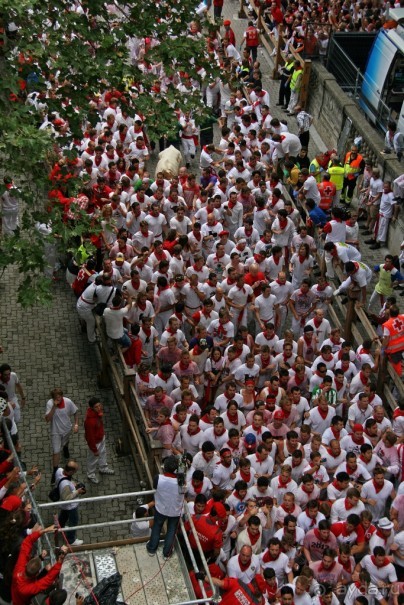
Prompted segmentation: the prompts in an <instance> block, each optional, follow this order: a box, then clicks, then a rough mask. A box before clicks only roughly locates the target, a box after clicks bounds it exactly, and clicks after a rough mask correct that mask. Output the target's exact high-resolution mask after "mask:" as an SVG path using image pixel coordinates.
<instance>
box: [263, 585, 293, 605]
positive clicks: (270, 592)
mask: <svg viewBox="0 0 404 605" xmlns="http://www.w3.org/2000/svg"><path fill="white" fill-rule="evenodd" d="M265 590H266V593H267V597H269V601H270V602H271V603H272V601H274V600H275V598H276V594H277V592H278V582H277V581H276V580H275V585H274V586H268V583H266V585H265ZM292 605H295V602H294V601H292Z"/></svg>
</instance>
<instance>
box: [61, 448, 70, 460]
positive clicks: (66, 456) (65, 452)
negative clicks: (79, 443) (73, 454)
mask: <svg viewBox="0 0 404 605" xmlns="http://www.w3.org/2000/svg"><path fill="white" fill-rule="evenodd" d="M63 456H64V458H66V460H67V459H68V458H70V452H69V446H68V445H65V446H64V447H63Z"/></svg>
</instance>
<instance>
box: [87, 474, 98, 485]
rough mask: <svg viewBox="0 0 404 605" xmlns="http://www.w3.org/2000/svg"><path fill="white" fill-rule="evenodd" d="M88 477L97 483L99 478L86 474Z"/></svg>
mask: <svg viewBox="0 0 404 605" xmlns="http://www.w3.org/2000/svg"><path fill="white" fill-rule="evenodd" d="M87 477H88V479H90V481H91V483H96V484H97V483H99V482H100V480H99V479H98V478H97V477H96V476H95V475H87Z"/></svg>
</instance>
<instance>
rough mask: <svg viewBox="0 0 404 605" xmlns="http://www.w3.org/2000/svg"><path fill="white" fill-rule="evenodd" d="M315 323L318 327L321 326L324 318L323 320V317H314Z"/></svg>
mask: <svg viewBox="0 0 404 605" xmlns="http://www.w3.org/2000/svg"><path fill="white" fill-rule="evenodd" d="M313 323H314V325H315V326H316V328H319V327H320V326H321V324H322V323H323V320H322V319H319V318H318V317H315V318H314V319H313Z"/></svg>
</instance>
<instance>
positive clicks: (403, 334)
mask: <svg viewBox="0 0 404 605" xmlns="http://www.w3.org/2000/svg"><path fill="white" fill-rule="evenodd" d="M383 328H387V329H388V331H389V332H390V338H389V342H388V344H387V347H386V353H387V355H393V354H394V353H399V352H400V351H404V315H398V317H390V319H388V320H387V321H386V322H385V323H384V324H383Z"/></svg>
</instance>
